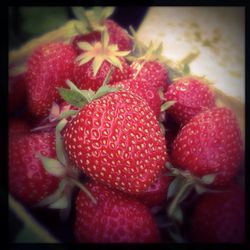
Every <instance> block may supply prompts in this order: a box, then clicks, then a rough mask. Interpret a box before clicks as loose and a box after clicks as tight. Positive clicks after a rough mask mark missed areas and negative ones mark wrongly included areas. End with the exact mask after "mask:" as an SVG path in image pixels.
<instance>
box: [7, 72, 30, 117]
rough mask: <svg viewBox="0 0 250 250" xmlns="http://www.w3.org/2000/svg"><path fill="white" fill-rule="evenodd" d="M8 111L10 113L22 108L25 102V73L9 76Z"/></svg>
mask: <svg viewBox="0 0 250 250" xmlns="http://www.w3.org/2000/svg"><path fill="white" fill-rule="evenodd" d="M8 87H9V88H8V90H9V96H8V111H9V112H10V113H12V112H14V111H16V110H18V109H20V108H22V106H24V104H25V100H26V85H25V73H22V74H19V75H16V76H10V77H9V83H8Z"/></svg>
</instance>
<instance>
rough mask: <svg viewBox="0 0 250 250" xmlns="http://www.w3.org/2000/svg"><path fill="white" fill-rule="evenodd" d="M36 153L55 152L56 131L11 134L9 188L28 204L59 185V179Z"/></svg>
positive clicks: (38, 199)
mask: <svg viewBox="0 0 250 250" xmlns="http://www.w3.org/2000/svg"><path fill="white" fill-rule="evenodd" d="M37 153H41V154H43V155H44V156H49V157H54V156H55V155H56V150H55V136H54V133H34V134H31V133H29V134H23V135H21V136H18V137H13V136H12V137H9V190H10V193H11V194H13V195H14V196H15V197H16V198H18V199H19V200H20V201H22V202H23V203H25V204H27V205H34V204H35V203H37V202H39V201H40V200H42V199H43V198H45V197H46V196H47V195H49V194H50V193H52V192H53V191H55V189H56V188H57V186H58V179H57V178H56V177H54V176H52V175H49V174H48V173H47V172H46V170H45V169H44V167H43V166H42V162H41V161H40V160H39V159H38V158H37V157H36V155H37Z"/></svg>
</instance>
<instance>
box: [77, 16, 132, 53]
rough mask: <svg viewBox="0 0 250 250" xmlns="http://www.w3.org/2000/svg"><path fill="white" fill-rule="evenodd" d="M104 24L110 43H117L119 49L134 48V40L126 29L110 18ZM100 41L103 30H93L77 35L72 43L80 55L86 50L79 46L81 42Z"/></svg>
mask: <svg viewBox="0 0 250 250" xmlns="http://www.w3.org/2000/svg"><path fill="white" fill-rule="evenodd" d="M103 24H104V26H105V27H106V28H107V31H108V33H109V37H110V44H117V46H118V49H119V50H132V49H133V41H132V39H131V38H130V37H129V35H128V33H127V31H126V30H125V29H123V28H122V27H121V26H120V25H118V24H117V23H116V22H114V21H113V20H110V19H107V20H105V21H104V22H103ZM98 41H101V32H99V31H93V32H90V33H87V34H82V35H77V36H75V37H74V38H73V40H72V45H73V46H74V48H75V50H76V52H77V54H78V55H79V54H81V53H82V52H83V51H84V50H82V49H80V48H79V47H78V43H79V42H88V43H91V44H92V43H95V42H98Z"/></svg>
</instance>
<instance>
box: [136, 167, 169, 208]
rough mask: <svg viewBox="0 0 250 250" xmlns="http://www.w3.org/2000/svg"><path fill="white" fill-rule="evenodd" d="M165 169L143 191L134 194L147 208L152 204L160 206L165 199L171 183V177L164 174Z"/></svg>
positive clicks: (152, 205)
mask: <svg viewBox="0 0 250 250" xmlns="http://www.w3.org/2000/svg"><path fill="white" fill-rule="evenodd" d="M166 172H167V171H163V172H162V174H160V176H159V177H158V178H157V179H156V181H155V182H154V183H153V184H152V185H151V186H150V187H149V188H148V189H147V190H146V191H144V192H143V193H139V194H137V195H135V196H134V197H136V198H137V199H138V200H139V201H141V202H142V203H144V204H145V205H146V206H148V207H149V208H152V207H154V206H162V205H163V203H164V201H166V199H167V191H168V187H169V185H170V183H171V180H172V177H170V176H167V175H165V174H166Z"/></svg>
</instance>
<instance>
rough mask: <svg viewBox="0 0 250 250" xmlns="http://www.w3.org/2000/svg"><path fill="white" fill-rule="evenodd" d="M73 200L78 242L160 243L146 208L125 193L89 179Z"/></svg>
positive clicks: (155, 227)
mask: <svg viewBox="0 0 250 250" xmlns="http://www.w3.org/2000/svg"><path fill="white" fill-rule="evenodd" d="M86 188H87V189H88V190H89V191H90V192H91V193H92V195H93V196H94V197H95V198H96V200H97V205H95V204H94V203H93V202H92V201H91V200H90V198H89V197H88V196H86V194H85V193H84V192H80V193H79V194H78V197H77V200H76V221H75V236H76V239H77V241H78V242H90V243H139V242H140V243H149V242H160V234H159V231H158V228H157V225H156V222H155V221H154V219H153V217H152V215H151V214H150V212H149V210H148V208H147V207H146V206H144V205H143V204H141V203H139V202H138V201H136V200H134V199H131V198H128V197H127V196H126V195H124V194H122V193H120V192H118V191H114V190H111V189H108V188H106V187H105V186H102V185H101V184H97V183H94V182H89V183H87V184H86Z"/></svg>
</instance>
